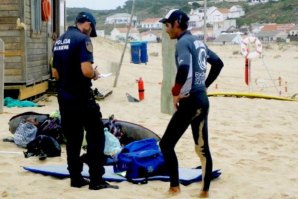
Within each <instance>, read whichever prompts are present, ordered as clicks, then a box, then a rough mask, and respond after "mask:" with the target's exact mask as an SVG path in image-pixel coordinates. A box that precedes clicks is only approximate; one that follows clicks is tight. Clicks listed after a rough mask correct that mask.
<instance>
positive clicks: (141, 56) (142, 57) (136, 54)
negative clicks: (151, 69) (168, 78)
mask: <svg viewBox="0 0 298 199" xmlns="http://www.w3.org/2000/svg"><path fill="white" fill-rule="evenodd" d="M130 46H131V48H130V51H131V62H132V63H134V64H140V63H147V62H148V53H147V42H130Z"/></svg>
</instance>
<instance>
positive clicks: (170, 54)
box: [161, 26, 177, 114]
mask: <svg viewBox="0 0 298 199" xmlns="http://www.w3.org/2000/svg"><path fill="white" fill-rule="evenodd" d="M175 44H176V40H171V39H170V37H169V35H168V34H167V33H166V31H165V26H163V31H162V67H163V80H162V86H161V112H162V113H166V114H173V113H174V105H173V97H172V91H171V90H172V86H173V85H174V82H175V76H176V71H177V68H176V64H175Z"/></svg>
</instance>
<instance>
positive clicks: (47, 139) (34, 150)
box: [24, 135, 61, 160]
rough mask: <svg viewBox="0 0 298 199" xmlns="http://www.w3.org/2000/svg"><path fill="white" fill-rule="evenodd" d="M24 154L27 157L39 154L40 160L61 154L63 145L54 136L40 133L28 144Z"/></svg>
mask: <svg viewBox="0 0 298 199" xmlns="http://www.w3.org/2000/svg"><path fill="white" fill-rule="evenodd" d="M24 155H25V158H28V157H31V156H39V159H40V160H44V159H46V158H47V157H56V156H61V146H60V144H59V143H58V142H57V140H56V139H54V138H53V137H51V136H47V135H39V136H37V137H36V138H35V139H34V140H32V141H31V142H29V143H28V144H27V151H26V152H24Z"/></svg>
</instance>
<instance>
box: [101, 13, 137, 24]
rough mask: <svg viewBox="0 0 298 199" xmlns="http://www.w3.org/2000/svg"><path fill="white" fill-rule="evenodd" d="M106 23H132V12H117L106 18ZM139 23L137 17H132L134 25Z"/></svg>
mask: <svg viewBox="0 0 298 199" xmlns="http://www.w3.org/2000/svg"><path fill="white" fill-rule="evenodd" d="M105 24H130V14H127V13H117V14H114V15H111V16H109V17H107V18H106V20H105ZM136 25H137V17H136V16H133V17H132V26H134V27H135V26H136Z"/></svg>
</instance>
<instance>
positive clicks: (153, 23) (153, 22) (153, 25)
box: [140, 18, 162, 29]
mask: <svg viewBox="0 0 298 199" xmlns="http://www.w3.org/2000/svg"><path fill="white" fill-rule="evenodd" d="M159 20H160V18H147V19H145V20H143V21H141V23H140V27H141V28H144V29H162V23H160V22H159Z"/></svg>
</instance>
